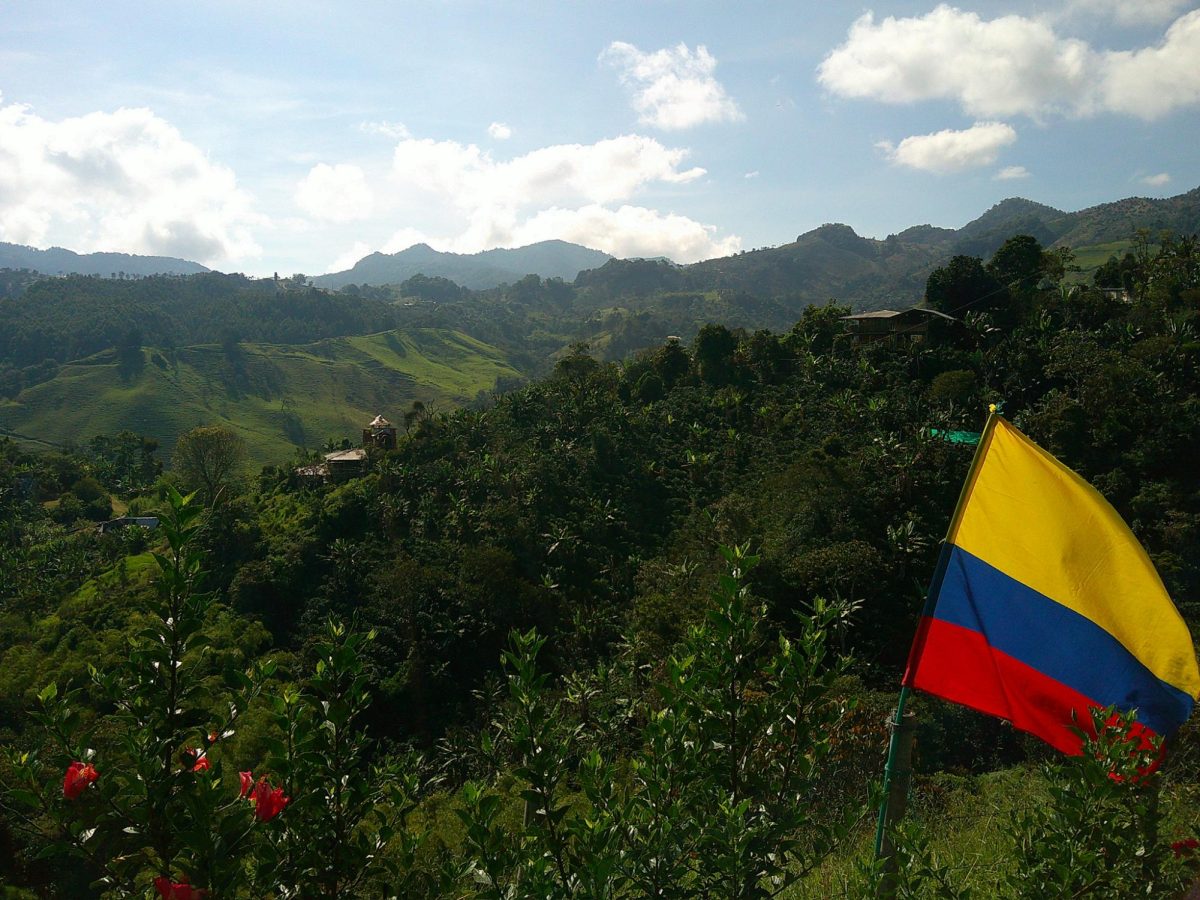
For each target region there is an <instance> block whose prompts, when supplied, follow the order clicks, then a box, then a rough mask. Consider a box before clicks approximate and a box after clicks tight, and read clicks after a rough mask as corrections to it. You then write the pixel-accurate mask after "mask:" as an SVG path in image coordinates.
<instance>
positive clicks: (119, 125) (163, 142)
mask: <svg viewBox="0 0 1200 900" xmlns="http://www.w3.org/2000/svg"><path fill="white" fill-rule="evenodd" d="M264 222H265V220H264V219H263V217H262V216H260V215H258V214H256V213H255V212H254V211H253V208H252V201H251V198H250V197H249V195H248V194H246V193H245V192H244V191H243V190H242V189H240V188H239V187H238V186H237V180H236V178H235V177H234V174H233V171H232V170H230V169H229V168H228V167H226V166H222V165H220V164H217V163H214V162H212V161H210V160H209V159H208V157H207V156H206V155H205V153H204V152H203V151H202V150H201V149H200V148H199V147H197V146H195V145H194V144H192V143H190V142H188V141H187V140H185V139H184V138H183V136H182V135H181V134H180V133H179V131H178V130H177V129H176V128H174V127H173V126H172V125H171V124H170V123H168V122H167V121H165V120H164V119H161V118H159V117H158V116H156V115H155V114H154V113H153V112H151V111H150V110H148V109H126V108H122V109H118V110H117V111H116V112H111V113H109V112H94V113H89V114H87V115H84V116H79V117H76V118H68V119H62V120H60V121H50V120H47V119H43V118H41V117H40V116H37V115H35V114H34V113H33V112H31V110H30V108H29V107H27V106H24V105H21V104H10V105H8V106H3V107H0V240H4V241H12V242H15V243H22V244H32V245H35V246H45V245H46V244H47V243H58V244H63V245H65V246H68V247H71V248H72V249H75V250H79V251H85V252H86V251H95V250H117V251H123V252H128V253H149V254H160V255H167V256H179V257H185V258H188V259H193V260H197V261H200V262H205V263H210V264H217V263H226V262H229V261H236V260H243V259H246V258H248V257H254V256H257V255H259V254H260V253H261V249H260V247H259V246H258V244H257V243H256V242H255V240H254V238H253V237H252V235H251V228H252V227H253V226H255V225H261V224H263V223H264Z"/></svg>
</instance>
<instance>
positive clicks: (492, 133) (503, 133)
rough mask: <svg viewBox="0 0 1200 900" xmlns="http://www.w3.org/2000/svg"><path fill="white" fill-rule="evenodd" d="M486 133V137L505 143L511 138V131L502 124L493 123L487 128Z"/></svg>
mask: <svg viewBox="0 0 1200 900" xmlns="http://www.w3.org/2000/svg"><path fill="white" fill-rule="evenodd" d="M487 133H488V137H490V138H493V139H494V140H497V141H507V140H508V139H509V138H510V137H512V133H513V131H512V129H511V128H509V127H508V126H507V125H505V124H504V123H503V122H493V123H492V124H491V125H489V126H488V130H487Z"/></svg>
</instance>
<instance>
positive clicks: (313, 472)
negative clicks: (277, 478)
mask: <svg viewBox="0 0 1200 900" xmlns="http://www.w3.org/2000/svg"><path fill="white" fill-rule="evenodd" d="M295 471H296V474H297V475H299V476H301V477H307V478H318V477H321V476H323V475H328V474H329V466H327V465H325V463H317V464H316V465H315V466H297V467H296V470H295Z"/></svg>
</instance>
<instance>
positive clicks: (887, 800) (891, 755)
mask: <svg viewBox="0 0 1200 900" xmlns="http://www.w3.org/2000/svg"><path fill="white" fill-rule="evenodd" d="M997 416H998V412H997V409H996V404H994V403H993V404H991V405H990V406H989V407H988V418H987V423H986V424H985V425H984V427H983V432H982V433H981V434H980V436H979V443H978V445H976V447H975V455H974V456H973V457H972V459H971V468H970V469H969V470H968V472H967V477H966V480H965V481H963V486H962V490H961V491H959V494H958V503H957V504H955V507H954V515H953V516H951V517H950V526H949V528H947V530H946V538H945V540H944V541H943V543H942V553H941V554H940V556H939V559H938V565H937V568H936V569H935V570H934V574H933V579H932V580H931V582H930V584H929V590H928V592H927V593H926V595H925V608H924V611H923V615H928V614H929V613H930V612H931V607H932V606H933V604H934V601H935V599H936V597H937V590H938V587H939V585H940V584H941V580H942V576H943V575H944V574H945V564H946V556H947V554H946V549H947V547H949V545H950V538H951V537H952V536H953V534H954V530H955V528H956V527H957V526H958V522H959V519H960V518H961V517H962V511H963V508H964V507H965V506H966V503H967V497H968V496H969V495H970V493H971V486H972V485H973V484H974V483H975V475H976V473H977V472H978V471H979V465H980V463H981V462H982V461H983V456H984V453H985V452H986V450H987V445H988V444H989V443H990V441H991V436H992V431H993V430H994V428H995V425H996V418H997ZM921 636H922V629H920V628H918V629H917V634H916V637H914V639H913V646H912V650H911V651H910V653H909V660H908V665H907V666H906V671H905V681H907V676H908V672H909V671H911V670H912V668H913V666H914V664H915V662H916V661H917V659H919V657H920V654H921V645H922V644H923V643H924V641H922V640H921ZM910 693H911V691H910V689H909V687H908V684H907V683H904V682H902V683H901V685H900V697H899V699H898V700H897V701H896V713H895V715H894V716H893V717H892V719H891V721H890V722H889V725H890V728H891V737H890V739H889V740H888V755H887V762H886V763H885V764H884V767H883V800H882V801H881V802H880V804H879V817H878V819H877V821H876V824H875V859H876V860H883V861H884V868H883V878H882V879H881V881H880V883H879V896H880V897H894V896H895V894H896V878H895V873H896V859H895V856H896V854H895V848H894V847H893V846H892V841H891V829H892V826H893V825H894V824H895V823H896V822H898V821H899V820H900V819H901V818H903V816H904V811H905V808H906V807H907V806H908V790H909V785H910V782H911V780H912V748H913V738H914V736H915V728H916V723H915V717H914V716H913V714H912V713H911V712H908V713H906V712H905V709H904V707H905V704H906V703H907V702H908V696H909V694H910Z"/></svg>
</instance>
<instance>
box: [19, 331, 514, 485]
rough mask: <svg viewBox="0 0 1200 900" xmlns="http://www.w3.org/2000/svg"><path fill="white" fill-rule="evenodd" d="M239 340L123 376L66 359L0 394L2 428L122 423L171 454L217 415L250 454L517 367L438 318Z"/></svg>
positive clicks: (470, 391) (452, 396) (108, 363)
mask: <svg viewBox="0 0 1200 900" xmlns="http://www.w3.org/2000/svg"><path fill="white" fill-rule="evenodd" d="M241 350H242V359H241V360H240V361H239V362H236V363H234V362H231V361H230V360H229V359H227V358H226V356H225V354H224V353H223V352H222V350H221V348H220V347H218V346H216V345H200V346H196V347H188V348H184V349H182V350H179V351H178V352H177V353H176V354H175V355H174V358H173V359H170V360H168V359H167V358H166V357H165V356H164V355H163V354H161V353H159V352H157V351H152V350H145V351H143V354H144V357H145V364H144V366H143V367H142V370H141V371H140V372H139V373H137V374H136V375H133V376H130V375H128V374H126V375H124V376H123V375H122V373H121V371H120V370H119V368H118V365H117V361H116V358H115V356H114V355H113V354H112V353H111V352H109V353H101V354H98V355H96V356H94V357H89V358H88V359H85V360H80V361H77V362H75V363H71V364H69V365H66V366H64V367H63V368H62V369H61V371H60V372H59V373H58V375H57V376H56V377H55V378H53V379H51V380H50V381H48V382H45V383H44V384H39V385H36V386H34V387H32V388H30V389H28V390H26V391H24V392H22V393H21V394H20V395H19V396H18V397H17V398H16V400H15V401H0V433H9V434H13V435H16V436H19V437H22V438H26V439H35V440H41V441H49V442H52V443H62V442H63V441H66V440H74V441H76V442H79V443H82V442H84V441H86V440H87V439H88V438H90V437H91V436H92V435H95V434H113V433H116V432H118V431H120V430H122V429H126V428H127V429H130V430H132V431H135V432H138V433H141V434H147V435H150V436H152V437H154V438H157V439H158V440H159V441H160V442H161V444H162V448H163V451H162V457H163V458H164V459H170V454H171V449H172V448H173V446H174V443H175V439H176V437H177V436H178V435H179V434H181V433H182V432H184V431H186V430H187V429H189V428H192V427H193V426H196V425H201V424H223V425H228V426H230V427H232V428H234V429H235V430H237V431H238V432H239V433H240V434H241V435H242V436H243V437H244V438H245V440H246V442H247V444H248V446H249V449H250V456H251V460H252V462H254V463H255V464H256V465H257V464H262V463H267V462H282V461H284V460H286V459H287V458H288V457H290V456H291V455H292V452H293V448H294V447H295V446H308V447H317V446H320V445H321V444H323V443H324V442H325V441H326V440H327V439H328V438H331V437H336V438H342V437H349V438H350V439H351V440H354V441H357V439H358V436H359V432H360V431H361V429H362V427H363V425H365V424H366V423H367V422H369V421H370V420H371V419H372V418H373V417H374V416H375V415H376V414H377V413H383V414H384V415H385V416H387V417H388V418H390V419H393V420H398V419H400V417H401V416H402V415H403V413H404V411H405V410H406V409H407V408H408V407H409V406H410V405H411V404H412V401H413V400H421V401H422V402H424V403H425V404H426V405H429V404H431V403H433V404H437V405H439V406H442V407H445V406H449V405H452V404H456V403H462V402H464V401H466V400H469V399H471V398H472V397H474V396H475V394H476V392H478V391H479V390H481V389H487V388H490V387H491V386H492V385H493V384H494V383H495V380H496V378H497V376H501V375H505V376H515V375H517V374H518V373H517V371H516V370H515V369H514V368H513V367H512V366H511V365H510V364H509V362H508V359H507V357H506V356H505V354H504V353H503V352H502V351H500V350H498V349H496V348H495V347H491V346H489V345H487V344H484V343H481V342H479V341H476V340H474V339H472V338H470V337H467V336H466V335H464V334H461V333H459V332H453V331H442V330H437V329H422V330H419V331H415V332H411V333H404V334H401V333H397V332H384V333H381V334H373V335H364V336H359V337H349V338H337V339H333V340H327V341H321V342H319V343H316V344H309V345H302V346H278V345H266V344H243V345H242V347H241Z"/></svg>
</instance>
